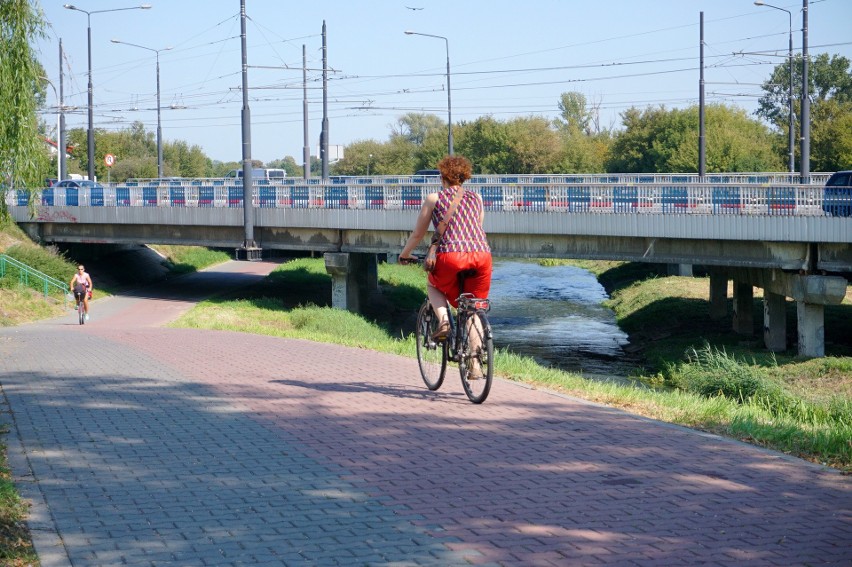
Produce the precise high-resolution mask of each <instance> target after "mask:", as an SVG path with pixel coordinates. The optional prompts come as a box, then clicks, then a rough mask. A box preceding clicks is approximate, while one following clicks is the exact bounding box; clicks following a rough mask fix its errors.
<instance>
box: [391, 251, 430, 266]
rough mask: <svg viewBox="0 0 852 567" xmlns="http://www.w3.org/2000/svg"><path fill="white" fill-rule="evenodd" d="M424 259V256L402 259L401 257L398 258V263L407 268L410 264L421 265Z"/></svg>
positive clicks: (418, 255)
mask: <svg viewBox="0 0 852 567" xmlns="http://www.w3.org/2000/svg"><path fill="white" fill-rule="evenodd" d="M424 258H426V256H423V255H420V254H412V255H411V256H410V257H408V258H403V257H402V256H400V257H399V260H398V262H399V263H400V264H402V265H403V266H409V265H411V264H422V263H423V259H424Z"/></svg>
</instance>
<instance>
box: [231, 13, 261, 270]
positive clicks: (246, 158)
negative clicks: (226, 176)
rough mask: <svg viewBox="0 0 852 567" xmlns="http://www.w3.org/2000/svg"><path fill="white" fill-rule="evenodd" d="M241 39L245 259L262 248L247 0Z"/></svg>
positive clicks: (256, 255)
mask: <svg viewBox="0 0 852 567" xmlns="http://www.w3.org/2000/svg"><path fill="white" fill-rule="evenodd" d="M240 40H241V42H242V57H243V111H242V122H243V225H244V227H245V240H244V241H243V245H242V246H241V247H240V248H238V249H237V258H238V259H239V258H240V256H241V255H242V254H244V255H245V257H244V259H245V260H260V259H261V250H260V248H259V247H258V246H257V244H256V243H255V241H254V222H253V221H254V218H253V217H254V204H253V202H252V193H253V191H252V185H253V183H252V178H251V173H252V171H251V111H250V110H249V102H248V56H247V53H246V0H240Z"/></svg>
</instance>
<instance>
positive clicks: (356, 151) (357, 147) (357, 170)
mask: <svg viewBox="0 0 852 567" xmlns="http://www.w3.org/2000/svg"><path fill="white" fill-rule="evenodd" d="M382 150H383V145H382V144H381V143H380V142H377V141H375V140H360V141H357V142H353V143H351V144H349V145H348V146H346V150H345V152H344V157H343V159H342V160H340V161H339V162H337V163H335V164H334V174H335V175H367V172H368V171H369V172H370V174H373V175H383V174H384V173H385V168H384V167H383V160H382Z"/></svg>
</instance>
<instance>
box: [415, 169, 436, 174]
mask: <svg viewBox="0 0 852 567" xmlns="http://www.w3.org/2000/svg"><path fill="white" fill-rule="evenodd" d="M414 175H441V172H440V171H438V170H437V169H418V170H417V171H416V172H415V173H414Z"/></svg>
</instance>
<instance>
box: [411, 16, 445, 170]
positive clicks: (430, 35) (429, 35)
mask: <svg viewBox="0 0 852 567" xmlns="http://www.w3.org/2000/svg"><path fill="white" fill-rule="evenodd" d="M405 34H406V35H422V36H425V37H435V38H438V39H443V40H444V43H445V44H446V46H447V128H448V133H447V149H448V150H449V154H450V155H453V99H452V93H451V90H450V41H449V40H448V39H447V38H445V37H444V36H442V35H432V34H430V33H420V32H416V31H411V30H406V32H405Z"/></svg>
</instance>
